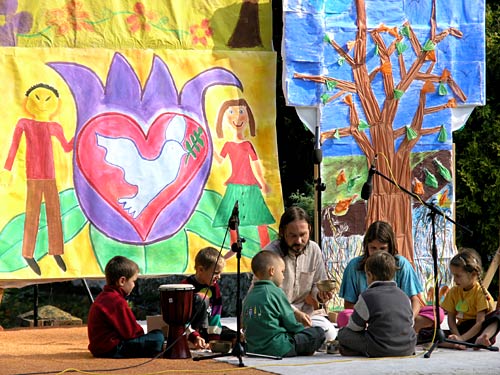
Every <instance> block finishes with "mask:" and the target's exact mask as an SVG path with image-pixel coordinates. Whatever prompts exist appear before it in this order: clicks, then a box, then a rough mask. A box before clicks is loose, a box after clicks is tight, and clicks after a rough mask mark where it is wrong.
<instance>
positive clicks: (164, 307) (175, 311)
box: [158, 284, 194, 358]
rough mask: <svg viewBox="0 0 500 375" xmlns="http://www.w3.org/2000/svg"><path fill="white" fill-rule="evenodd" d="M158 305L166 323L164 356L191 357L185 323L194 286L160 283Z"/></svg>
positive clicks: (189, 316)
mask: <svg viewBox="0 0 500 375" xmlns="http://www.w3.org/2000/svg"><path fill="white" fill-rule="evenodd" d="M158 289H159V291H160V306H161V313H162V316H163V320H164V321H165V323H167V324H168V338H167V350H166V351H165V354H164V357H165V358H191V352H190V351H189V345H188V341H187V336H186V335H185V330H186V323H187V322H188V321H189V319H190V318H191V313H192V309H193V294H194V286H193V285H191V284H165V285H160V287H159V288H158Z"/></svg>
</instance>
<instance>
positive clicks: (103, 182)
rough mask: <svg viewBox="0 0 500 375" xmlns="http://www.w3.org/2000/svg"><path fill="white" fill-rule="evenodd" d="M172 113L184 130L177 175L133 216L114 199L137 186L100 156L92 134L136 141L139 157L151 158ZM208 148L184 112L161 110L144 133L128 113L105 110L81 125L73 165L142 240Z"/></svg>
mask: <svg viewBox="0 0 500 375" xmlns="http://www.w3.org/2000/svg"><path fill="white" fill-rule="evenodd" d="M175 116H183V117H184V119H185V122H186V132H185V135H184V139H183V140H182V142H181V145H182V147H183V148H184V149H185V150H186V152H187V153H186V154H185V155H183V156H182V160H181V165H180V171H179V175H178V176H177V178H176V179H175V181H173V182H172V183H171V184H169V185H168V186H167V187H166V188H165V189H163V190H162V191H161V193H160V194H158V195H157V196H156V197H155V198H154V199H153V200H152V201H151V202H150V203H149V204H148V205H147V206H146V208H145V209H144V210H143V211H142V212H141V214H140V215H139V216H138V217H136V218H135V219H134V218H133V217H132V216H131V215H130V213H128V212H127V211H125V210H124V209H123V206H122V205H121V204H120V203H119V202H118V199H119V198H124V197H131V196H134V195H135V194H136V193H137V187H136V186H134V185H130V184H129V183H127V182H126V181H125V179H124V173H123V170H122V169H121V168H119V167H116V166H114V165H111V164H109V163H108V162H107V161H106V160H105V159H104V158H105V155H106V150H105V149H104V148H103V147H101V146H98V145H97V135H96V134H99V135H101V136H105V137H109V138H127V139H129V140H131V141H133V142H134V143H135V144H136V147H137V149H138V150H139V152H140V154H141V155H142V157H143V158H145V159H151V160H153V159H155V158H156V157H157V156H158V154H159V152H160V151H161V148H162V146H163V145H164V143H165V131H166V129H167V128H168V126H169V125H170V121H171V120H172V118H173V117H175ZM200 130H201V131H200ZM195 132H196V135H198V136H197V137H196V135H195ZM196 138H197V139H199V142H197V143H196V145H197V146H198V147H193V149H188V146H189V145H190V144H191V145H193V139H196ZM209 148H210V145H209V142H208V135H207V132H206V131H205V128H204V127H203V126H201V125H200V124H199V123H198V122H196V121H195V120H194V119H192V118H191V117H189V116H186V115H185V114H182V113H175V112H166V113H162V114H161V115H159V116H158V117H157V118H156V119H155V120H154V121H153V122H152V124H151V126H150V127H149V130H148V132H147V134H145V133H144V131H143V129H142V128H141V126H140V125H139V124H138V123H137V122H136V121H135V120H134V119H133V118H131V117H130V116H127V115H125V114H122V113H117V112H109V113H103V114H100V115H98V116H96V117H94V118H92V119H90V120H89V121H88V122H87V123H86V124H85V125H84V126H83V127H82V129H81V130H80V132H79V135H78V139H77V143H76V149H75V152H76V163H77V166H78V167H79V169H80V170H81V171H82V173H83V175H84V176H85V178H86V180H87V182H88V183H89V184H90V185H91V186H92V188H93V189H94V190H95V191H96V192H97V193H98V194H99V195H100V196H101V197H102V198H103V199H104V200H105V201H106V202H107V203H108V204H109V205H110V206H111V207H112V208H113V209H114V210H115V211H116V212H118V213H119V214H120V215H121V216H122V217H123V218H124V219H126V220H127V221H128V222H129V223H130V224H132V226H133V227H134V228H135V230H136V231H137V233H138V234H139V235H140V236H141V238H142V239H146V238H147V236H148V234H149V232H150V231H151V229H152V227H153V225H154V223H155V220H156V218H157V217H158V215H159V214H160V213H161V212H162V211H163V210H164V209H165V208H166V207H167V206H168V205H169V204H170V203H171V202H172V201H173V200H174V199H175V198H176V197H177V196H178V195H179V194H180V193H182V192H183V191H184V190H185V189H186V188H187V187H188V186H189V184H190V183H191V181H192V180H193V178H194V177H195V176H196V174H197V173H198V172H199V170H200V168H201V167H202V165H203V162H204V161H205V160H206V158H207V157H208V151H209Z"/></svg>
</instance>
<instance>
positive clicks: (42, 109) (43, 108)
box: [25, 87, 59, 119]
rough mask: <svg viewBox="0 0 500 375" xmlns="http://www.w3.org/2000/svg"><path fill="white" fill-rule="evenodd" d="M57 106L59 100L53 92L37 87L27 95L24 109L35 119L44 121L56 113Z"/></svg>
mask: <svg viewBox="0 0 500 375" xmlns="http://www.w3.org/2000/svg"><path fill="white" fill-rule="evenodd" d="M58 104H59V98H58V97H57V96H56V95H55V93H54V92H53V91H51V90H49V89H46V88H44V87H38V88H36V89H34V90H33V91H31V92H30V94H29V95H28V97H27V100H26V107H25V108H26V111H28V113H29V114H31V115H32V116H33V117H34V118H35V119H39V118H41V119H45V118H47V117H48V116H50V115H52V114H54V113H55V112H56V111H57V107H58Z"/></svg>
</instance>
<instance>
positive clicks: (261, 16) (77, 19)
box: [0, 0, 272, 51]
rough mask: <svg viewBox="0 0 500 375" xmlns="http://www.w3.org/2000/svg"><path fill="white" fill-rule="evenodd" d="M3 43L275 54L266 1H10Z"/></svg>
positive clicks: (2, 10) (2, 6)
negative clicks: (265, 52) (268, 52)
mask: <svg viewBox="0 0 500 375" xmlns="http://www.w3.org/2000/svg"><path fill="white" fill-rule="evenodd" d="M0 14H1V15H3V16H4V17H5V21H4V24H3V25H2V26H0V44H1V45H3V46H19V47H76V48H85V47H87V48H89V47H90V48H118V47H120V48H137V49H146V48H152V49H158V48H168V49H189V50H191V49H210V50H234V49H246V50H254V51H271V50H272V47H271V41H272V28H271V25H272V23H271V22H272V12H271V4H270V2H269V1H263V0H213V1H200V0H182V1H153V0H142V1H137V0H135V1H134V0H126V1H124V0H106V1H90V0H87V1H84V0H37V1H36V2H33V1H31V0H25V1H22V0H19V1H16V0H10V1H9V0H5V1H2V2H1V3H0Z"/></svg>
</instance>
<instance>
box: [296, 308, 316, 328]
mask: <svg viewBox="0 0 500 375" xmlns="http://www.w3.org/2000/svg"><path fill="white" fill-rule="evenodd" d="M294 314H295V319H297V321H298V322H299V323H302V325H303V326H304V327H312V320H311V317H310V316H309V315H307V314H306V313H304V312H302V311H300V310H295V311H294Z"/></svg>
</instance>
